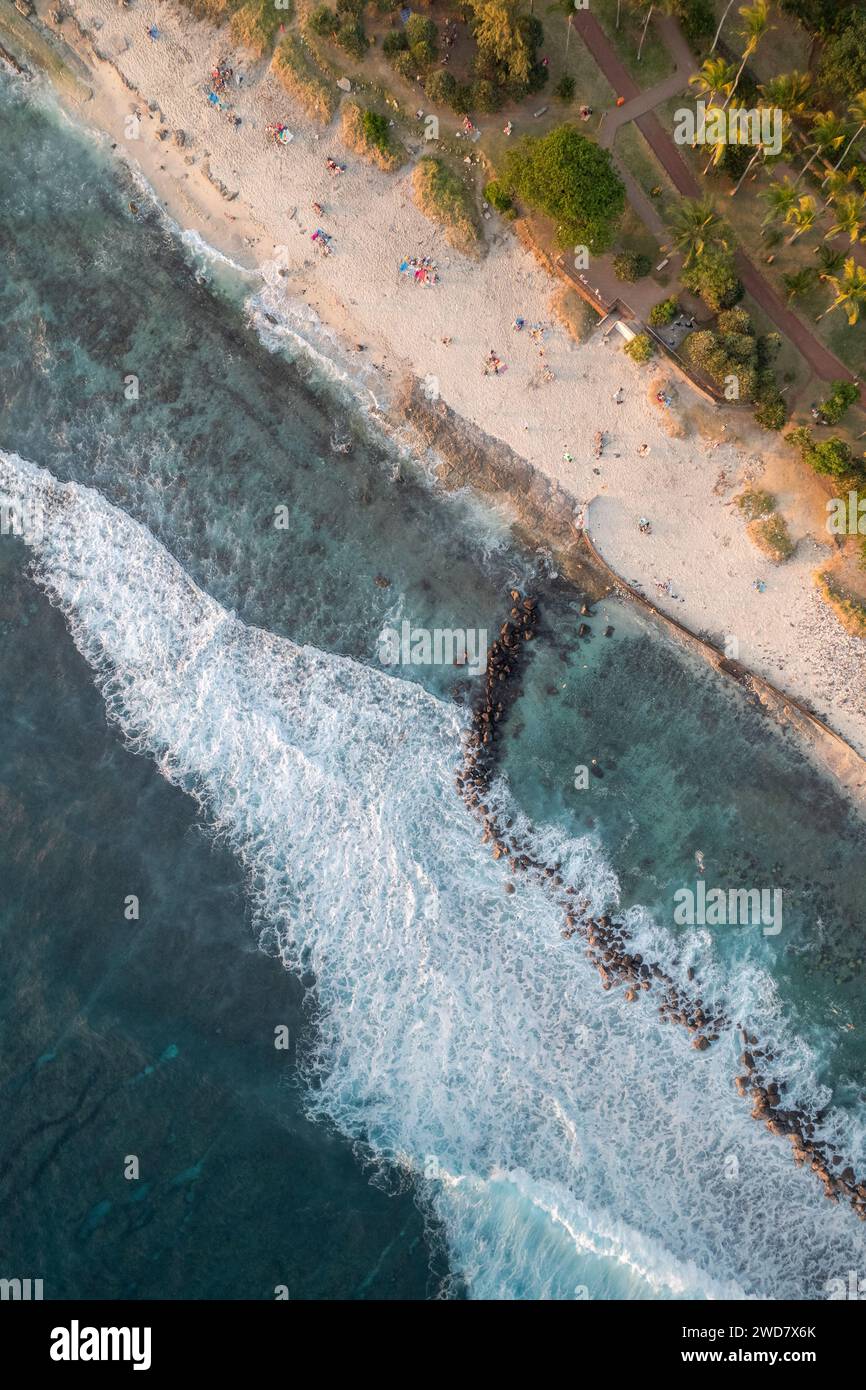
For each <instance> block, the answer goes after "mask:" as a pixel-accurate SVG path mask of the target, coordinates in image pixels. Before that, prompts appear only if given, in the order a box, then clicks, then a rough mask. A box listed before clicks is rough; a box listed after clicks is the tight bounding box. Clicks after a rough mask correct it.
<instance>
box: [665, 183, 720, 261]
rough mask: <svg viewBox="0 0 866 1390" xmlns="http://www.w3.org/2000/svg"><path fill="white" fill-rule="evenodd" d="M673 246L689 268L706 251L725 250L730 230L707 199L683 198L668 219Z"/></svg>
mask: <svg viewBox="0 0 866 1390" xmlns="http://www.w3.org/2000/svg"><path fill="white" fill-rule="evenodd" d="M671 231H672V233H673V244H674V246H675V247H676V249H677V250H678V251H681V252H682V253H683V258H684V264H685V265H689V264H691V262H692V261H693V260H694V259H695V257H697V256H703V255H704V254H705V252H707V251H727V250H728V249H729V247H730V244H731V230H730V228H729V227H728V225H727V223H726V222H725V221H724V220H723V219H722V218H721V217H719V215H718V213H717V212H716V210H715V208H714V207H713V205H712V202H711V201H710V199H709V198H684V199H683V200H682V201H681V202H679V203H677V205H676V207H675V208H674V211H673V214H672V216H671Z"/></svg>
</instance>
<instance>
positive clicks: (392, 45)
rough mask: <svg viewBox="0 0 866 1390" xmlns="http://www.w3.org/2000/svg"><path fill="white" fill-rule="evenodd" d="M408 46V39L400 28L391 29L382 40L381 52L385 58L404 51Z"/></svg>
mask: <svg viewBox="0 0 866 1390" xmlns="http://www.w3.org/2000/svg"><path fill="white" fill-rule="evenodd" d="M408 47H409V40H408V39H407V38H406V35H405V33H404V31H403V30H402V29H392V30H391V31H390V33H388V34H386V35H385V37H384V39H383V40H382V52H383V53H384V54H385V57H386V58H393V57H394V54H395V53H405V52H406V50H407V49H408Z"/></svg>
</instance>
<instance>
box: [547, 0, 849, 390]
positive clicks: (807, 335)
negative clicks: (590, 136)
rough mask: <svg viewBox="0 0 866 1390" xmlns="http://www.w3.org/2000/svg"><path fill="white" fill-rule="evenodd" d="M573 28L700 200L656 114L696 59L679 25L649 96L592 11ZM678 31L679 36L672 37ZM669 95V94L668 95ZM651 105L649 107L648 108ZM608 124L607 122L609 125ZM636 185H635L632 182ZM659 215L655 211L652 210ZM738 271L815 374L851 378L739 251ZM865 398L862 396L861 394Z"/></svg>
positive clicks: (676, 178)
mask: <svg viewBox="0 0 866 1390" xmlns="http://www.w3.org/2000/svg"><path fill="white" fill-rule="evenodd" d="M574 25H575V28H576V29H577V30H578V32H579V34H580V35H581V38H582V39H583V40H584V42H585V44H586V46H587V48H588V49H589V51H590V53H591V54H592V56H593V58H594V59H595V61H596V63H597V64H598V66H599V67H600V68H601V70H602V72H603V73H604V75H605V77H606V78H607V80H608V82H609V83H610V85H611V86H612V87H613V89H614V91H615V92H617V93H618V94H619V95H620V96H624V97H625V98H626V102H625V105H624V106H620V107H618V108H617V112H616V114H617V116H625V113H626V112H628V111H629V108H630V107H631V108H633V110H634V112H635V115H634V117H632V119H634V122H635V124H636V126H637V128H638V130H639V131H640V132H641V134H642V135H643V136H644V138H645V139H646V141H647V143H648V144H649V146H650V148H651V150H652V152H653V154H654V155H655V157H656V159H657V160H658V161H659V163H660V164H661V165H662V167H663V168H664V170H665V172H666V173H667V175H668V177H669V178H670V180H671V182H672V183H673V185H674V188H676V190H677V192H678V193H681V194H682V195H683V197H685V198H699V197H701V196H702V194H703V192H704V190H703V189H702V188H701V187H700V185H699V184H698V182H697V180H696V179H695V177H694V175H693V174H692V172H691V170H690V169H689V168H688V166H687V165H686V164H685V162H684V160H683V159H682V157H681V155H680V153H679V151H678V150H677V147H676V145H675V144H674V142H673V140H672V139H671V137H670V136H669V135H668V133H667V131H666V130H665V129H664V127H663V126H662V124H661V122H660V121H659V119H658V117H657V116H656V115H655V114H654V112H653V110H652V107H653V106H654V105H657V102H658V100H665V99H666V98H665V97H659V98H658V99H656V97H655V94H656V93H657V92H658V91H659V90H660V89H661V88H667V87H668V86H669V84H670V83H671V82H673V81H674V78H676V80H677V82H678V83H679V86H678V87H675V88H674V93H673V94H674V95H675V93H676V91H677V90H681V89H682V85H683V83H682V78H681V72H680V66H679V65H680V64H681V63H682V62H684V60H685V57H686V55H688V57H689V58H690V59H691V54H690V53H689V50H688V46H687V45H686V42H685V39H684V38H683V36H682V34H681V33H680V30H679V27H678V26H677V25H676V24H675V23H674V21H673V20H664V21H663V23H662V24H661V25H660V29H661V31H662V34H663V36H664V38H665V40H666V41H669V42H670V43H671V48H672V51H673V54H674V57H675V59H676V61H677V64H678V68H677V72H676V73H675V74H674V77H672V78H669V79H667V80H666V82H664V83H660V84H659V85H658V86H657V87H655V88H651V89H650V90H649V91H647V92H643V93H642V92H641V91H640V88H639V87H638V85H637V83H636V82H635V80H634V78H633V77H632V76H631V73H630V72H629V71H628V70H627V68H626V67H625V66H624V64H623V63H622V61H621V59H620V58H619V56H618V54H617V52H616V50H615V48H614V47H613V44H612V43H611V42H610V40H609V38H608V37H607V35H606V34H605V32H604V30H603V29H602V27H601V25H600V24H599V22H598V20H597V19H596V18H595V17H594V16H593V15H591V14H590V13H589V11H588V10H578V11H576V13H575V16H574ZM673 31H676V34H677V35H678V37H676V38H675V37H673ZM691 67H692V68H693V69H694V68H695V67H696V64H695V62H694V60H693V59H692V60H691ZM669 95H670V94H669ZM644 107H646V109H644ZM605 124H607V121H605ZM619 124H622V122H618V124H617V125H615V126H614V135H615V134H616V130H617V129H618V125H619ZM632 182H633V181H632ZM635 209H636V211H637V212H638V213H639V215H641V216H643V214H644V212H645V207H644V206H643V205H642V204H641V201H640V200H638V201H637V202H636V204H635ZM653 212H654V213H655V210H654V209H653ZM650 229H651V230H653V231H655V230H656V228H655V226H653V225H651V227H650ZM734 260H735V262H736V267H737V273H738V275H739V277H740V279H741V280H742V282H743V285H744V287H745V288H746V289H747V290H748V292H749V294H750V295H751V296H752V298H753V299H754V300H755V302H756V303H757V304H759V305H760V307H761V308H762V309H763V311H764V313H765V314H766V315H767V317H768V318H769V319H771V320H772V322H773V323H774V324H775V325H776V327H777V328H778V330H779V332H780V333H781V334H782V335H783V337H785V338H788V339H790V341H791V342H792V343H793V344H794V346H795V347H796V348H797V349H798V350H799V352H800V353H802V355H803V357H804V358H805V359H806V361H807V362H808V363H809V366H810V367H811V368H812V370H813V372H815V374H816V375H817V376H819V377H821V378H822V379H823V380H825V381H833V380H836V379H838V378H843V379H844V380H846V381H847V380H849V379H850V378H851V375H852V374H851V372H850V371H849V370H848V368H847V367H846V366H845V364H844V363H843V362H841V361H840V360H839V358H838V357H836V356H835V354H834V353H832V352H831V351H830V349H829V348H827V347H825V346H824V344H823V343H822V342H820V341H819V340H818V339H817V338H816V337H815V335H814V334H813V333H811V332H810V331H809V329H808V328H807V327H806V325H805V324H804V323H803V322H802V320H801V319H799V318H798V317H797V315H796V314H795V313H794V312H793V310H791V309H789V308H788V307H787V306H786V305H785V303H784V302H783V300H782V299H781V298H780V297H779V295H778V294H777V293H776V291H775V290H774V289H773V288H772V287H771V286H770V285H769V284H768V283H767V281H766V280H765V279H764V277H763V275H761V273H760V271H759V270H758V269H757V268H756V267H755V266H754V265H753V264H752V262H751V261H750V260H749V258H748V256H746V255H745V253H744V252H742V251H737V252H735V255H734ZM861 399H862V394H861Z"/></svg>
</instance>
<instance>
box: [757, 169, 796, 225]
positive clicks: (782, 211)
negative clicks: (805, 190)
mask: <svg viewBox="0 0 866 1390" xmlns="http://www.w3.org/2000/svg"><path fill="white" fill-rule="evenodd" d="M761 197H762V198H763V199H764V201H765V203H766V204H767V207H768V209H769V211H768V212H767V216H766V217H765V218H764V220H763V222H762V223H761V225H762V226H763V227H766V226H768V224H769V223H770V222H775V221H776V219H777V218H780V219H781V220H782V221H783V222H787V220H788V213H789V212H790V210H791V208H792V207H793V206H794V204H795V203H796V201H797V193H796V190H795V188H794V185H793V184H792V183H791V182H790V180H789V179H781V180H779V179H777V180H776V182H775V183H771V184H770V187H769V188H765V189H764V191H763V193H762V194H761Z"/></svg>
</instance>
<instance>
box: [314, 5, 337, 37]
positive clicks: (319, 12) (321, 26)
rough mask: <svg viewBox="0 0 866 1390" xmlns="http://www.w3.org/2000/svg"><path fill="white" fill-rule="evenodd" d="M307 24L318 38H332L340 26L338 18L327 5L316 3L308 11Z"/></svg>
mask: <svg viewBox="0 0 866 1390" xmlns="http://www.w3.org/2000/svg"><path fill="white" fill-rule="evenodd" d="M307 24H308V26H309V28H310V29H312V31H313V33H314V34H317V35H318V36H319V38H320V39H330V38H333V36H334V35H335V34H336V32H337V30H338V29H339V27H340V21H339V19H338V18H337V16H336V14H335V13H334V11H333V10H329V9H328V7H327V5H317V6H316V8H315V9H314V10H312V11H311V12H310V17H309V19H308V20H307Z"/></svg>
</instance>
